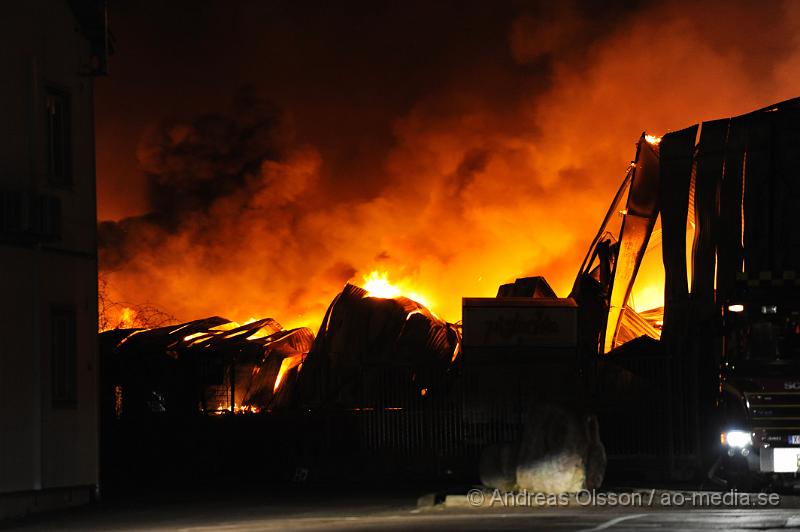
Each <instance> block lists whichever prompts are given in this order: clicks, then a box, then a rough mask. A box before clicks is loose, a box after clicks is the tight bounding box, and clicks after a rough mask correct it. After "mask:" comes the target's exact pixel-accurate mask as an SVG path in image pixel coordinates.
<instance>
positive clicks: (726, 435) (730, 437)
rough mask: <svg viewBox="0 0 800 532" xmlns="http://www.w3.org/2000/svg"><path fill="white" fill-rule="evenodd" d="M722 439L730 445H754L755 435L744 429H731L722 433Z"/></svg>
mask: <svg viewBox="0 0 800 532" xmlns="http://www.w3.org/2000/svg"><path fill="white" fill-rule="evenodd" d="M719 439H720V441H721V442H722V444H723V445H727V446H728V447H735V448H742V447H747V446H748V445H752V443H753V437H752V436H751V435H750V433H749V432H746V431H744V430H729V431H728V432H723V433H722V434H720V438H719Z"/></svg>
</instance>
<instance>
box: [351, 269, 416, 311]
mask: <svg viewBox="0 0 800 532" xmlns="http://www.w3.org/2000/svg"><path fill="white" fill-rule="evenodd" d="M362 288H364V290H366V291H367V296H369V297H377V298H383V299H393V298H396V297H401V296H402V297H407V298H408V299H411V300H413V301H416V302H417V303H419V304H420V305H423V306H425V307H427V308H429V309H430V307H431V303H430V298H428V297H427V296H425V295H423V294H420V293H419V291H417V290H416V289H413V288H411V287H410V286H409V283H408V282H403V283H400V284H393V283H391V282H389V274H388V272H379V271H377V270H373V271H372V272H370V273H369V275H365V276H364V284H363V286H362Z"/></svg>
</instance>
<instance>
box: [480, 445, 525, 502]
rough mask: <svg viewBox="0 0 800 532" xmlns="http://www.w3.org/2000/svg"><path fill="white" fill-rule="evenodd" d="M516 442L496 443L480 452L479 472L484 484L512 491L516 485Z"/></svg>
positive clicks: (517, 450) (517, 452) (517, 454)
mask: <svg viewBox="0 0 800 532" xmlns="http://www.w3.org/2000/svg"><path fill="white" fill-rule="evenodd" d="M518 456H519V444H518V443H511V442H509V443H496V444H494V445H490V446H488V447H486V448H485V449H484V450H483V452H482V453H481V459H480V464H479V472H480V477H481V482H482V483H483V485H484V486H489V487H490V488H496V489H499V490H501V491H514V490H515V489H516V486H517V459H518Z"/></svg>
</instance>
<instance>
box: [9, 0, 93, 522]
mask: <svg viewBox="0 0 800 532" xmlns="http://www.w3.org/2000/svg"><path fill="white" fill-rule="evenodd" d="M80 30H81V27H80V24H79V20H78V19H77V18H76V17H75V14H74V12H73V11H72V9H71V8H70V5H69V4H68V3H67V2H65V1H64V2H62V1H52V0H51V1H48V0H28V1H26V2H13V3H11V2H9V3H8V4H5V5H4V6H3V16H2V17H0V35H2V37H0V41H1V42H2V45H1V46H0V67H2V71H3V76H2V78H0V516H2V515H3V513H2V503H3V496H4V495H6V496H7V497H6V500H9V499H11V498H14V497H16V498H17V499H16V500H19V495H20V493H25V492H32V493H34V494H36V493H43V492H44V491H46V490H50V489H56V488H65V487H76V486H82V487H86V488H87V489H90V490H91V489H94V487H95V486H96V485H97V482H98V420H97V418H98V415H97V411H98V406H97V379H98V368H97V276H96V273H97V254H96V207H95V173H94V131H93V126H94V117H93V95H92V77H91V75H90V74H91V47H90V43H89V41H88V40H87V39H86V37H85V36H84V34H83V33H82V32H81V31H80ZM48 91H51V94H52V91H56V93H57V94H59V95H61V96H63V97H64V99H65V100H66V101H68V105H67V106H66V107H67V109H68V111H67V112H66V116H68V120H67V121H66V123H67V124H68V125H67V126H64V127H63V128H62V129H63V131H66V132H67V133H66V135H65V138H67V139H68V140H69V142H68V147H67V148H66V150H65V151H66V152H68V154H69V157H68V158H67V160H68V167H69V168H70V169H71V171H70V172H67V173H68V174H69V175H70V178H69V179H68V180H65V179H63V178H62V177H58V178H54V177H53V175H54V172H53V170H52V168H53V163H52V161H53V160H55V158H54V157H53V156H49V155H48V153H50V150H52V145H53V143H52V142H50V141H49V140H48V139H49V138H50V132H51V131H52V130H56V129H58V128H57V127H56V126H53V125H52V124H53V122H52V120H51V118H52V114H48V113H52V109H53V107H51V108H48ZM51 102H52V100H51ZM62 103H63V102H62ZM59 109H60V110H62V111H63V109H64V106H61V107H59ZM48 124H50V125H48ZM61 124H63V122H61ZM62 129H58V130H59V131H62ZM59 153H60V152H59ZM59 160H61V161H63V160H64V157H61V158H60V159H59ZM62 173H63V172H62ZM65 181H67V182H65ZM19 197H22V198H24V199H23V200H22V201H21V202H19V201H16V200H14V201H12V200H13V199H14V198H19ZM41 198H45V199H46V201H45V203H46V205H47V206H48V207H47V208H44V207H41V205H42V203H41V201H40V200H41ZM15 201H16V203H15ZM37 201H39V203H38V204H37V205H40V206H39V207H36V209H40V210H35V209H34V208H31V212H34V213H36V215H35V216H33V215H30V216H27V219H31V218H36V219H37V220H39V221H40V222H41V220H42V219H43V218H48V219H52V218H57V220H56V222H57V223H56V226H60V229H59V230H58V231H57V233H52V234H51V232H50V231H49V230H48V231H44V232H43V231H42V230H41V228H40V229H31V228H30V227H28V226H26V225H25V224H24V223H23V227H22V228H21V229H20V228H19V227H17V226H16V225H15V223H16V222H15V220H17V221H18V220H19V219H25V218H26V217H25V216H22V217H20V216H18V213H17V211H15V208H16V207H14V205H17V206H18V205H23V206H25V205H27V206H28V207H30V206H31V205H33V204H34V203H35V202H37ZM32 202H33V203H32ZM12 203H13V204H14V205H11V204H12ZM53 204H60V209H50V208H49V206H50V205H53ZM9 205H11V207H9ZM41 224H42V226H47V227H51V226H52V220H50V221H48V222H41ZM34 225H35V224H34ZM31 227H33V226H31ZM37 227H38V226H37ZM44 233H46V234H44ZM69 346H74V349H72V348H71V347H69ZM65 390H66V391H65ZM73 390H74V393H72V391H73ZM73 396H74V398H73ZM65 398H66V399H65ZM73 399H74V400H73Z"/></svg>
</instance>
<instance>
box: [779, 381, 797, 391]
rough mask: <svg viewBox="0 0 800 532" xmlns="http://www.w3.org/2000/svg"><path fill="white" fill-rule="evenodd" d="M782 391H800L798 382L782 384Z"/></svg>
mask: <svg viewBox="0 0 800 532" xmlns="http://www.w3.org/2000/svg"><path fill="white" fill-rule="evenodd" d="M783 389H784V390H800V382H798V381H792V382H788V381H787V382H784V383H783Z"/></svg>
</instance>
